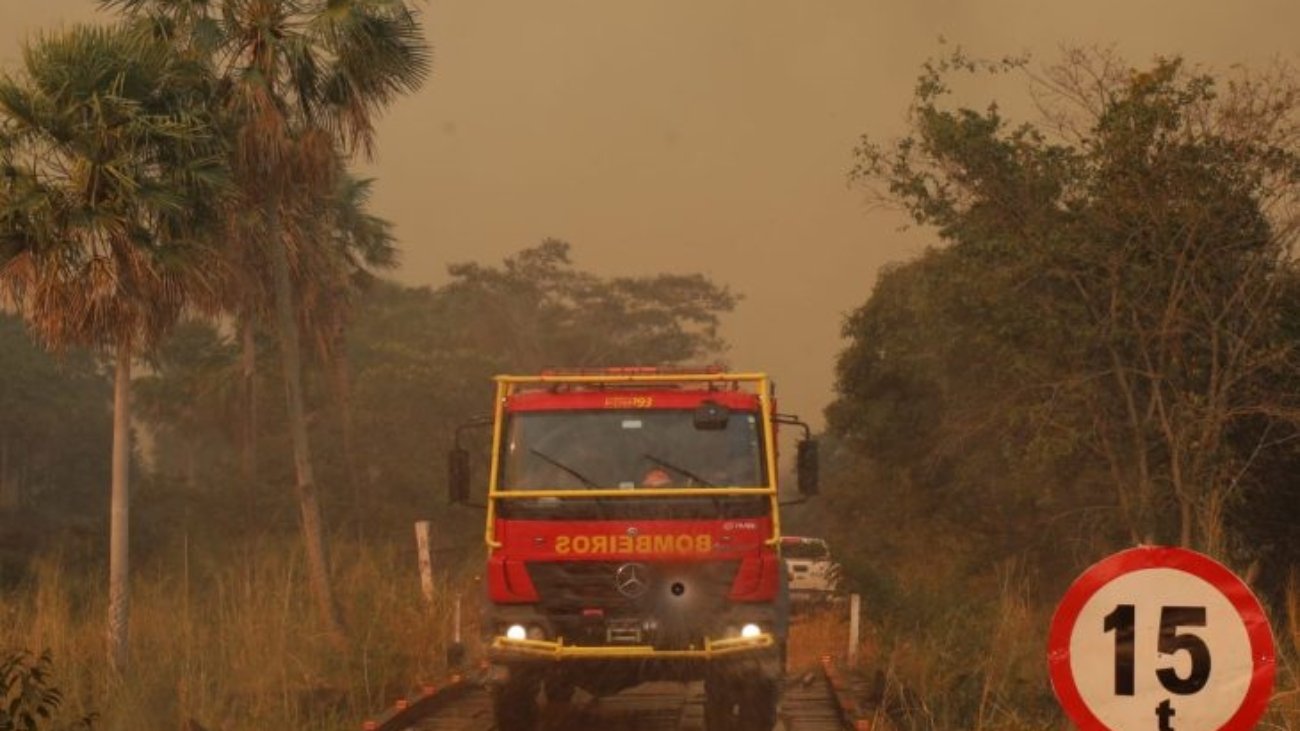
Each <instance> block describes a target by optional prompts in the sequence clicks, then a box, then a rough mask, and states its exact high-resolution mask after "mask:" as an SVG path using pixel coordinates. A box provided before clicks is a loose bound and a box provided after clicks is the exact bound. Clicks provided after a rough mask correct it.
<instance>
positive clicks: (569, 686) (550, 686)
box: [542, 678, 576, 703]
mask: <svg viewBox="0 0 1300 731" xmlns="http://www.w3.org/2000/svg"><path fill="white" fill-rule="evenodd" d="M542 690H543V692H544V693H545V694H546V702H547V703H569V702H570V701H572V700H573V692H574V691H575V690H576V687H575V686H574V684H573V681H571V680H568V679H560V678H548V679H547V680H546V682H545V683H543V684H542Z"/></svg>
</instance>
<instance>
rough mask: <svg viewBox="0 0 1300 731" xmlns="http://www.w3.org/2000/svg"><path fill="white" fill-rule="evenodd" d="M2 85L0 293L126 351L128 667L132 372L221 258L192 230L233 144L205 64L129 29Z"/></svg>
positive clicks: (119, 487) (66, 328) (28, 63)
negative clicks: (206, 104) (213, 115)
mask: <svg viewBox="0 0 1300 731" xmlns="http://www.w3.org/2000/svg"><path fill="white" fill-rule="evenodd" d="M23 61H24V63H23V73H22V74H21V76H18V77H13V76H6V77H4V79H3V80H0V124H2V125H3V126H2V127H0V170H2V174H0V293H2V294H3V295H5V296H6V297H7V298H8V300H9V301H10V302H11V303H12V304H13V306H15V307H16V308H17V310H18V311H19V312H20V313H21V314H22V316H23V317H24V319H25V320H26V321H27V323H28V325H29V326H30V327H31V328H32V330H33V331H34V332H35V333H36V335H37V336H38V337H39V338H40V340H41V341H42V342H43V343H44V344H45V345H46V346H47V347H50V348H53V349H62V348H66V347H69V346H76V345H81V346H87V347H93V348H99V349H103V350H111V351H113V352H114V354H115V355H114V357H115V376H114V401H113V469H112V473H113V474H112V528H111V533H112V537H111V542H110V554H111V555H110V578H109V621H108V627H109V656H110V660H111V663H112V665H113V667H114V668H116V669H119V670H121V669H124V668H125V666H126V661H127V652H126V651H127V612H128V596H129V594H128V588H129V587H128V565H129V564H128V550H127V549H128V530H127V527H128V506H129V483H128V467H129V463H130V454H131V448H130V432H129V429H130V381H131V364H132V360H133V359H134V357H135V356H136V355H137V354H138V353H142V352H147V351H148V350H149V349H150V348H151V347H153V345H154V343H155V342H157V340H158V338H159V337H160V336H161V335H162V334H163V333H164V332H166V330H167V329H168V328H169V327H170V326H171V324H172V323H173V322H174V321H175V320H176V318H177V317H178V316H179V314H180V313H181V311H182V310H184V309H185V308H186V307H187V306H193V305H195V304H196V303H202V302H203V301H204V294H205V293H206V292H207V285H208V280H207V278H208V276H209V275H210V273H211V272H213V271H215V270H216V268H217V267H218V266H219V263H218V262H217V260H216V258H215V257H214V256H213V255H212V251H211V249H210V248H209V247H207V246H206V245H205V243H204V242H203V241H202V240H201V239H200V238H198V237H197V236H196V235H195V229H196V227H201V225H202V223H203V221H204V219H205V212H206V211H208V210H209V205H208V202H209V201H211V200H212V199H213V197H214V193H215V192H216V191H217V190H219V183H220V180H221V172H222V169H223V168H222V165H221V149H220V140H219V138H218V137H217V135H216V133H215V130H214V127H213V125H212V122H211V120H210V118H209V117H208V116H207V115H206V113H205V111H204V108H203V106H202V102H203V101H205V100H206V98H207V96H208V94H209V86H208V77H207V76H206V75H205V74H203V73H202V71H203V70H202V68H200V67H196V66H194V65H192V64H188V63H186V62H184V61H183V60H182V59H181V58H179V57H178V56H176V55H175V54H173V53H172V52H171V49H170V48H169V47H168V46H166V45H165V44H161V43H157V42H155V41H153V40H152V39H150V38H147V37H145V36H143V35H141V34H138V33H133V32H129V31H125V30H122V29H120V28H87V27H76V28H73V29H71V30H69V31H67V32H64V33H61V34H57V35H51V36H48V37H45V38H43V39H41V40H40V41H38V42H37V43H34V44H32V45H30V46H28V47H27V49H26V50H25V53H24V58H23Z"/></svg>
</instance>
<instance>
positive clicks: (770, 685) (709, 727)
mask: <svg viewBox="0 0 1300 731" xmlns="http://www.w3.org/2000/svg"><path fill="white" fill-rule="evenodd" d="M779 695H780V694H779V692H778V684H777V683H775V682H773V681H771V680H768V679H766V678H762V677H757V676H751V677H745V678H737V677H732V678H722V677H710V678H707V679H706V680H705V681H704V728H705V729H706V731H772V727H773V726H775V725H776V705H777V701H778V699H779Z"/></svg>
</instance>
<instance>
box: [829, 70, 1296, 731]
mask: <svg viewBox="0 0 1300 731" xmlns="http://www.w3.org/2000/svg"><path fill="white" fill-rule="evenodd" d="M1008 72H1009V73H1012V74H1017V73H1022V72H1023V73H1024V74H1025V76H1026V78H1027V79H1028V86H1029V88H1030V93H1031V95H1032V96H1033V98H1034V99H1035V101H1036V102H1037V105H1038V109H1039V110H1040V111H1041V112H1042V115H1041V116H1040V117H1038V118H1036V119H1035V120H1033V121H1031V122H1028V123H1017V122H1014V121H1012V120H1009V119H1008V118H1007V117H1006V116H1005V115H1004V114H1003V113H1002V111H1001V110H1000V109H999V107H998V105H996V104H989V105H988V106H987V108H985V109H984V110H982V111H981V110H976V109H971V108H966V107H961V106H959V105H956V104H953V103H952V102H951V101H950V99H951V95H952V93H953V92H952V88H953V87H954V86H955V83H954V79H955V78H956V77H957V76H958V75H961V74H968V73H969V74H976V75H981V74H987V73H1008ZM910 120H911V131H910V133H909V134H908V135H907V136H906V137H904V138H902V139H901V140H897V141H895V142H892V143H890V144H885V145H881V144H877V143H875V142H873V141H871V140H864V142H863V144H862V145H861V146H860V147H859V149H858V151H857V163H858V165H857V167H856V168H855V170H854V173H853V175H854V180H855V181H856V182H857V183H858V184H860V185H864V186H867V187H868V188H869V189H870V190H871V191H872V193H873V195H875V196H876V197H877V199H878V200H880V201H882V202H884V203H887V204H890V205H895V206H898V207H900V208H902V209H903V210H904V211H906V212H907V213H908V214H909V215H910V216H911V217H912V219H913V220H914V221H915V222H916V223H918V224H920V225H924V226H928V227H932V228H933V229H934V230H935V232H936V234H937V236H938V238H939V240H940V242H941V244H940V245H937V246H936V247H934V248H932V249H930V250H928V251H926V252H925V253H924V254H923V255H921V256H919V257H918V258H916V259H915V260H913V261H910V262H907V263H905V264H902V265H897V266H895V267H893V268H890V269H888V270H886V271H884V272H882V273H881V275H880V277H879V279H878V281H877V283H876V286H875V289H874V291H873V292H872V294H871V296H870V298H869V299H868V300H867V301H866V302H865V303H864V304H863V305H862V306H861V307H860V308H858V309H857V310H856V311H855V312H853V313H852V314H851V315H850V316H849V317H848V318H847V319H846V321H845V324H844V331H843V332H844V335H845V337H846V338H847V341H848V342H847V347H846V348H845V350H844V351H843V352H842V353H841V355H840V357H839V360H838V362H837V384H836V385H837V392H838V393H837V399H836V401H835V402H834V403H833V404H832V405H831V407H830V408H829V409H828V411H827V416H828V421H829V426H830V430H831V433H832V436H833V440H832V443H833V444H835V445H836V448H833V449H830V450H828V452H827V454H828V455H829V456H830V464H829V465H828V470H827V486H826V489H825V491H824V493H825V500H826V503H827V504H826V506H824V508H821V509H819V510H822V511H823V512H822V514H821V515H820V516H819V520H816V521H814V522H818V523H819V524H820V525H821V526H823V527H824V528H823V529H824V530H825V531H826V532H827V533H828V534H829V535H830V536H832V537H833V538H834V540H835V542H836V545H837V546H839V548H840V554H841V556H842V557H843V558H844V561H845V568H846V572H847V574H848V575H849V577H850V579H851V580H852V581H853V582H855V583H856V585H857V586H858V587H859V588H861V589H863V590H864V591H865V592H866V597H867V602H868V605H869V606H872V607H873V608H874V614H873V615H872V616H873V622H874V623H875V624H876V625H877V629H878V631H879V633H880V637H881V639H880V643H881V645H882V651H881V655H880V656H879V657H877V658H876V660H875V661H876V662H877V663H879V664H878V667H884V668H885V669H886V670H888V672H890V673H893V675H891V682H895V683H896V684H898V685H899V686H900V687H902V688H905V689H906V690H907V693H911V694H915V695H916V696H917V700H916V702H915V704H914V706H916V707H920V708H924V709H925V710H926V714H925V715H923V716H918V715H912V716H908V717H907V719H905V721H906V722H905V723H903V724H902V725H904V726H906V727H910V728H929V727H971V728H980V727H1005V728H1016V727H1041V726H1044V725H1050V724H1051V723H1052V721H1051V719H1052V718H1053V717H1054V715H1055V711H1054V704H1053V703H1052V702H1051V699H1050V698H1048V697H1047V696H1046V695H1045V694H1044V693H1043V692H1042V689H1043V688H1045V687H1046V683H1045V682H1043V679H1042V677H1041V674H1042V665H1041V654H1040V653H1041V642H1042V637H1041V633H1042V628H1043V627H1045V626H1046V623H1047V618H1048V615H1049V614H1050V609H1051V607H1052V606H1053V605H1054V604H1055V602H1056V601H1057V599H1058V598H1059V596H1060V595H1061V593H1062V592H1063V591H1064V588H1065V586H1066V585H1067V584H1068V582H1069V580H1070V579H1071V578H1073V577H1074V576H1075V575H1076V574H1077V572H1078V571H1079V570H1081V569H1082V567H1083V566H1085V565H1087V564H1089V563H1091V562H1092V561H1095V560H1096V559H1097V558H1099V557H1101V556H1103V555H1105V554H1106V553H1109V552H1110V551H1113V550H1115V549H1117V548H1120V547H1124V546H1126V545H1132V544H1134V543H1137V542H1162V543H1176V544H1182V545H1186V546H1190V547H1194V548H1198V549H1201V550H1204V551H1207V552H1210V553H1212V554H1215V555H1218V556H1220V557H1221V558H1224V559H1226V560H1227V561H1228V562H1229V563H1235V564H1237V565H1239V566H1244V565H1246V564H1247V563H1254V565H1255V566H1257V567H1258V568H1260V572H1259V575H1260V577H1261V578H1262V580H1263V582H1264V583H1262V584H1261V585H1260V586H1261V588H1262V589H1264V590H1265V593H1267V594H1270V595H1272V596H1274V597H1278V596H1280V595H1281V593H1282V592H1281V587H1282V586H1283V585H1284V584H1285V582H1286V580H1287V577H1288V575H1289V574H1290V572H1291V571H1292V570H1293V565H1294V561H1293V558H1294V555H1295V554H1294V549H1295V546H1296V544H1295V538H1294V536H1295V531H1294V525H1295V521H1296V520H1297V519H1298V518H1300V515H1298V514H1297V512H1296V507H1295V501H1294V489H1293V484H1294V479H1293V475H1294V474H1295V471H1296V469H1297V466H1298V465H1300V461H1298V459H1300V452H1297V450H1296V448H1295V443H1296V440H1297V438H1298V437H1300V398H1298V397H1297V393H1300V391H1297V383H1296V375H1295V374H1296V373H1297V372H1300V368H1298V366H1300V357H1298V356H1300V331H1297V330H1296V329H1295V324H1294V323H1295V322H1296V321H1297V319H1296V318H1297V315H1298V314H1300V313H1297V312H1296V304H1295V303H1296V302H1297V301H1300V300H1297V292H1300V271H1298V270H1297V268H1296V265H1295V260H1294V257H1293V252H1294V245H1295V243H1296V232H1297V231H1298V230H1300V227H1297V225H1296V224H1297V223H1300V220H1298V219H1297V218H1295V217H1294V216H1295V214H1294V213H1293V212H1294V211H1295V210H1297V209H1296V208H1295V206H1294V204H1295V202H1297V200H1300V196H1297V193H1300V187H1298V184H1300V149H1298V148H1297V146H1296V144H1295V139H1297V138H1296V136H1295V135H1294V132H1295V131H1296V130H1300V84H1298V83H1297V82H1296V80H1295V78H1294V77H1293V75H1292V74H1291V72H1289V71H1287V70H1285V69H1278V70H1271V71H1268V72H1265V73H1262V74H1255V73H1249V72H1244V71H1243V72H1239V73H1234V74H1231V75H1223V76H1218V77H1215V76H1210V75H1207V74H1203V73H1198V72H1194V71H1191V70H1189V69H1188V67H1187V66H1186V64H1184V63H1183V62H1182V61H1181V60H1178V59H1157V60H1156V61H1155V62H1154V63H1153V64H1152V66H1151V67H1150V68H1149V69H1145V70H1134V69H1130V68H1129V67H1127V66H1126V65H1124V64H1123V63H1122V62H1121V61H1119V60H1118V59H1116V58H1115V57H1113V56H1111V55H1109V54H1107V53H1104V52H1093V51H1068V52H1067V53H1066V55H1065V58H1064V59H1063V61H1062V62H1061V63H1060V64H1058V65H1056V66H1052V67H1049V68H1047V69H1044V70H1032V71H1031V70H1029V68H1028V66H1027V65H1026V64H1024V62H1023V61H1021V60H1018V59H1011V60H1007V61H1003V62H999V63H996V64H985V63H980V62H975V61H971V60H969V59H967V58H966V57H965V56H963V55H962V54H961V53H960V52H959V53H957V54H954V55H953V56H951V57H950V58H948V59H943V60H940V61H936V62H933V63H931V64H929V65H927V67H926V68H925V70H924V72H923V74H922V77H921V80H920V82H919V83H918V85H917V91H916V96H915V100H914V104H913V106H912V108H911V113H910ZM1014 627H1019V630H1017V631H1016V632H1011V633H1010V634H1008V632H1009V629H1008V628H1014ZM1030 650H1032V651H1030ZM939 658H943V659H942V660H940V659H939ZM954 667H962V668H964V669H965V670H964V671H963V672H956V671H954V670H952V668H954ZM1005 709H1015V712H1014V713H1010V714H1008V715H1007V717H1005V718H999V717H997V716H996V714H999V713H1006V710H1005ZM990 714H994V715H990Z"/></svg>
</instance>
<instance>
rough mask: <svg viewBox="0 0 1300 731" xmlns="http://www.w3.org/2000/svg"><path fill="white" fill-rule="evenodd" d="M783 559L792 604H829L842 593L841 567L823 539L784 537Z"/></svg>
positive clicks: (782, 541) (782, 546) (782, 538)
mask: <svg viewBox="0 0 1300 731" xmlns="http://www.w3.org/2000/svg"><path fill="white" fill-rule="evenodd" d="M781 558H782V559H784V560H785V568H786V575H787V576H788V578H789V581H790V601H792V602H795V603H816V602H825V601H830V600H831V599H833V598H834V597H835V595H836V594H838V593H839V585H840V565H839V564H837V563H835V562H834V561H832V560H831V549H830V546H827V545H826V541H824V540H822V539H820V538H805V537H802V536H782V537H781Z"/></svg>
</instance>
